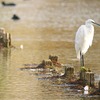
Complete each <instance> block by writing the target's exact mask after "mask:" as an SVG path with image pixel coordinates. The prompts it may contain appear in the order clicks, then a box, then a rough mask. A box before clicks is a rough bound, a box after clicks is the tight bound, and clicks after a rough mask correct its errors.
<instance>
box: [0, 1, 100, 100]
mask: <svg viewBox="0 0 100 100" xmlns="http://www.w3.org/2000/svg"><path fill="white" fill-rule="evenodd" d="M3 1H4V2H5V3H7V4H8V3H14V4H16V5H15V6H6V5H3V4H2V2H3ZM14 14H16V15H17V16H18V17H19V18H20V19H18V20H14V19H12V17H13V15H14ZM89 18H91V19H93V20H95V21H96V22H98V23H100V0H0V27H3V28H5V31H6V32H8V33H11V37H12V45H13V46H15V48H12V49H0V99H1V100H66V98H67V99H69V100H73V98H76V99H75V100H82V98H80V97H78V96H77V95H75V94H74V93H73V94H74V95H72V96H73V97H72V96H71V95H69V93H68V91H67V89H62V88H61V87H59V88H58V87H52V85H51V84H52V83H50V82H47V81H38V80H37V77H36V76H33V75H29V73H27V72H21V71H20V70H19V68H21V67H23V64H32V63H36V64H39V63H40V62H41V61H42V60H43V59H48V56H49V55H50V54H51V55H57V56H58V57H59V62H60V63H63V64H71V65H73V66H74V67H75V71H76V72H78V71H79V69H80V67H79V66H80V65H79V61H77V60H76V52H75V49H74V38H75V33H76V31H77V29H78V28H79V26H80V25H81V24H84V23H85V21H86V20H87V19H89ZM94 28H95V35H94V40H93V45H92V47H90V48H89V51H88V52H87V53H86V55H85V66H86V67H87V68H90V69H91V70H93V72H94V73H96V74H100V27H98V26H94ZM20 45H23V49H22V50H21V49H20ZM45 83H47V84H45ZM48 86H49V87H48ZM58 91H59V92H58ZM87 100H88V98H87ZM91 100H92V99H91ZM93 100H95V99H93ZM96 100H97V99H96ZM98 100H99V99H98Z"/></svg>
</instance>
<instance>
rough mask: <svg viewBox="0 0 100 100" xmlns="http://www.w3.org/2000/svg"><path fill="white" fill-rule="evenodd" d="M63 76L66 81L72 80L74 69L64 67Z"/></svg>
mask: <svg viewBox="0 0 100 100" xmlns="http://www.w3.org/2000/svg"><path fill="white" fill-rule="evenodd" d="M64 76H65V77H66V78H68V79H72V78H73V77H74V67H72V66H65V74H64Z"/></svg>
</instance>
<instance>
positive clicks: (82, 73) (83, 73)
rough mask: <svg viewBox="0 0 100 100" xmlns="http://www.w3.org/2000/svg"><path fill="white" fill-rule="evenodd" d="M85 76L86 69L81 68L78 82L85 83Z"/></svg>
mask: <svg viewBox="0 0 100 100" xmlns="http://www.w3.org/2000/svg"><path fill="white" fill-rule="evenodd" d="M85 74H86V69H85V67H82V68H81V70H80V80H83V81H85Z"/></svg>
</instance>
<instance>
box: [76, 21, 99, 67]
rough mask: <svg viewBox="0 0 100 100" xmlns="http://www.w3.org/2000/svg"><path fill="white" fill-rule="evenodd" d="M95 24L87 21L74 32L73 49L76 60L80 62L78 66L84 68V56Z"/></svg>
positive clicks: (91, 40) (90, 42)
mask: <svg viewBox="0 0 100 100" xmlns="http://www.w3.org/2000/svg"><path fill="white" fill-rule="evenodd" d="M93 24H96V25H98V26H100V24H98V23H96V22H95V21H94V20H92V19H88V20H86V22H85V25H81V26H80V27H79V29H78V30H77V32H76V36H75V49H76V54H77V58H78V59H79V60H80V66H84V55H85V53H86V52H87V51H88V49H89V47H90V46H91V45H92V42H93V37H94V26H93Z"/></svg>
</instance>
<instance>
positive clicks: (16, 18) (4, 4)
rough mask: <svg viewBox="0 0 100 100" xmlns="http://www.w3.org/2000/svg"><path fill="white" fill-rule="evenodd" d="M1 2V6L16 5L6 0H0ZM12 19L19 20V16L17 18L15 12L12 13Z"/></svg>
mask: <svg viewBox="0 0 100 100" xmlns="http://www.w3.org/2000/svg"><path fill="white" fill-rule="evenodd" d="M1 4H2V5H3V6H7V7H8V6H10V7H14V6H16V4H15V3H12V2H10V3H6V2H4V1H2V2H1ZM12 19H13V20H19V19H20V18H19V17H18V16H17V15H16V14H14V15H13V16H12Z"/></svg>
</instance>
